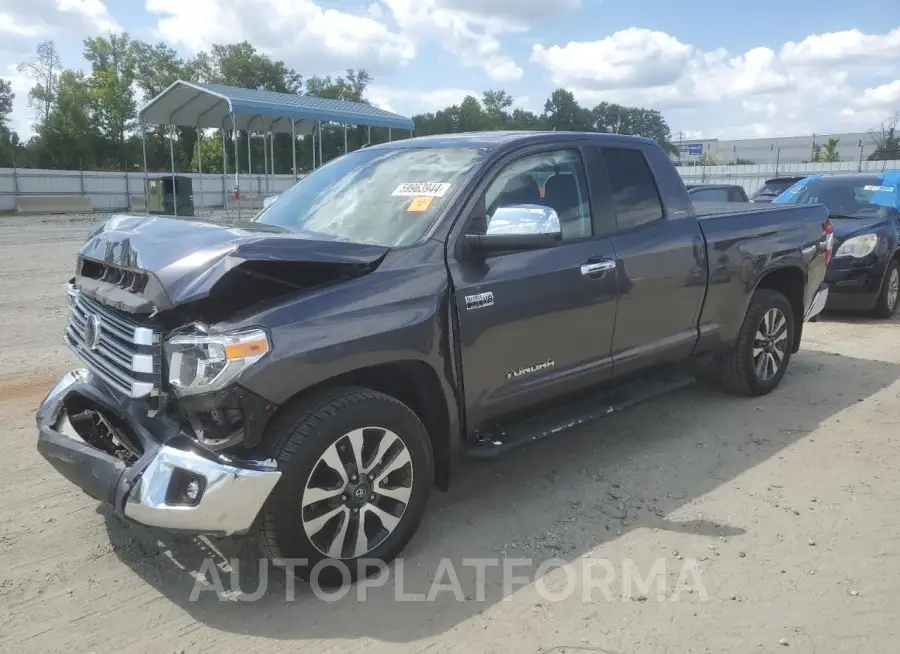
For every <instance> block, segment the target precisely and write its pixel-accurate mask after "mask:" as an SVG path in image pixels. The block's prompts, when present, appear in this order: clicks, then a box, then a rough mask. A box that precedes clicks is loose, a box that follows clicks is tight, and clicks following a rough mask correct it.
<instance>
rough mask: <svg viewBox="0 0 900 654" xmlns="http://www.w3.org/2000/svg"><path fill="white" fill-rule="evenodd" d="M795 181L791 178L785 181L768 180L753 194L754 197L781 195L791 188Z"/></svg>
mask: <svg viewBox="0 0 900 654" xmlns="http://www.w3.org/2000/svg"><path fill="white" fill-rule="evenodd" d="M792 183H793V182H791V181H789V180H785V181H783V182H766V183H765V184H763V186H762V188H760V189H759V190H758V191H756V193H754V194H753V197H754V198H760V197H773V198H774V197H776V196H778V195H781V193H782V192H783V191H784V190H785V189H788V188H790V186H791V184H792Z"/></svg>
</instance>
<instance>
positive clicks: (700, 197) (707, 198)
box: [691, 188, 728, 202]
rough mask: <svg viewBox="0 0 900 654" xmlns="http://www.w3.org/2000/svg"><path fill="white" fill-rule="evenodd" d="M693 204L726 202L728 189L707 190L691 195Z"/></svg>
mask: <svg viewBox="0 0 900 654" xmlns="http://www.w3.org/2000/svg"><path fill="white" fill-rule="evenodd" d="M691 199H692V200H693V201H694V202H728V189H725V188H707V189H703V190H702V191H694V192H693V193H691Z"/></svg>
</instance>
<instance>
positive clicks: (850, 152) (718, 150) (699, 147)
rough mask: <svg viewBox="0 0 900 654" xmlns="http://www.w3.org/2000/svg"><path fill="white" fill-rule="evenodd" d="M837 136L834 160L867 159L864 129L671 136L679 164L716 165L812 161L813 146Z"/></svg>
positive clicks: (869, 142)
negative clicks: (723, 136) (755, 136)
mask: <svg viewBox="0 0 900 654" xmlns="http://www.w3.org/2000/svg"><path fill="white" fill-rule="evenodd" d="M830 138H836V139H838V146H837V152H838V160H839V161H855V162H858V161H859V160H860V158H862V159H863V160H865V159H867V158H868V156H869V155H870V154H872V152H874V151H875V142H874V141H873V139H872V136H871V135H870V134H868V133H865V132H855V133H847V134H810V135H807V136H786V137H781V138H766V139H738V140H728V141H726V140H719V139H685V138H682V137H681V136H680V135H679V134H678V133H676V134H675V135H674V141H675V145H676V146H677V147H678V148H679V151H680V152H679V154H678V155H674V156H673V159H674V160H675V161H676V162H678V161H679V160H680V163H681V164H683V165H691V164H695V163H697V162H699V161H700V160H701V157H702V158H703V161H704V162H707V163H715V164H717V165H728V164H733V163H740V164H757V165H759V164H775V163H776V159H777V160H778V163H780V164H792V163H805V162H809V161H812V159H813V151H814V149H815V146H816V145H819V146H822V147H824V146H825V144H826V143H827V142H828V139H830Z"/></svg>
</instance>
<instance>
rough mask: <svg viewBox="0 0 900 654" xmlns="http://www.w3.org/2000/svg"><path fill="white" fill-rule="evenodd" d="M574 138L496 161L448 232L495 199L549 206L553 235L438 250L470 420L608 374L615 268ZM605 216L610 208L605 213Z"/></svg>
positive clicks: (481, 223)
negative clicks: (506, 244) (538, 243)
mask: <svg viewBox="0 0 900 654" xmlns="http://www.w3.org/2000/svg"><path fill="white" fill-rule="evenodd" d="M585 156H587V157H589V158H590V162H594V163H595V162H596V161H598V160H599V151H596V149H594V151H587V148H585V147H580V146H579V145H578V142H572V141H569V142H565V143H563V144H556V145H555V146H540V147H538V148H536V149H529V150H526V151H524V152H521V153H516V154H513V155H510V158H508V159H506V160H504V161H501V162H498V164H497V165H496V166H495V167H494V169H493V170H491V171H489V172H488V173H487V175H486V176H485V179H484V181H483V182H482V183H481V184H479V186H478V187H477V188H476V190H475V194H474V197H473V200H472V201H471V202H470V205H471V206H470V207H468V208H467V209H466V211H467V213H468V215H467V217H466V219H465V223H464V225H463V228H462V230H461V231H462V233H461V234H459V235H458V238H459V239H460V241H461V240H462V234H464V233H466V232H469V233H484V230H485V229H486V224H485V223H487V224H489V223H490V220H491V215H492V214H493V212H494V211H495V210H496V209H497V208H498V207H501V206H513V205H521V204H539V205H544V206H550V207H553V208H554V209H555V210H556V211H557V213H558V214H559V218H560V225H561V227H562V232H563V241H562V242H561V243H560V244H559V245H557V246H555V247H550V248H546V249H540V250H529V251H511V252H497V253H490V254H488V255H487V256H486V257H484V256H483V255H481V256H461V255H460V252H459V250H457V251H456V252H455V254H451V256H449V257H448V265H449V268H450V275H451V278H452V281H453V287H454V294H455V303H456V313H457V316H458V329H459V341H460V343H461V356H462V378H463V387H464V392H465V402H466V406H467V407H468V422H469V426H470V428H471V429H476V428H478V427H479V426H483V425H485V424H486V423H490V422H492V421H494V420H498V419H502V418H505V417H508V416H511V415H512V414H515V413H517V412H520V411H522V412H531V411H534V410H536V409H537V408H538V406H539V405H541V404H544V403H548V402H552V401H553V400H555V399H557V398H560V397H561V396H564V395H567V394H568V393H570V392H573V391H579V390H582V389H583V388H584V387H586V386H590V385H592V384H594V383H597V382H602V381H605V380H608V379H610V378H611V377H612V361H611V359H610V345H611V343H612V336H613V327H614V325H615V319H616V296H617V290H616V281H615V280H616V270H615V257H614V252H613V249H612V241H611V239H610V238H609V236H610V234H609V232H610V229H609V228H607V229H600V228H598V224H599V223H600V216H599V214H598V213H597V207H599V206H600V205H598V204H597V203H596V202H595V198H594V196H593V195H592V191H591V189H590V188H589V185H588V183H587V175H586V170H587V169H588V168H590V166H589V165H586V162H585ZM606 218H607V220H608V222H609V223H611V222H612V216H611V215H607V216H606Z"/></svg>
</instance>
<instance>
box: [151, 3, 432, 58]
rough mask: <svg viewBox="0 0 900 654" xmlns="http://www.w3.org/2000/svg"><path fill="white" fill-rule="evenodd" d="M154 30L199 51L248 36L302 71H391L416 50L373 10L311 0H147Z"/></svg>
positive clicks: (413, 45) (255, 43)
mask: <svg viewBox="0 0 900 654" xmlns="http://www.w3.org/2000/svg"><path fill="white" fill-rule="evenodd" d="M147 10H148V11H149V12H150V13H153V14H156V15H157V16H158V17H159V18H158V21H157V25H156V29H157V31H158V32H159V34H160V35H161V36H163V37H164V38H165V39H166V40H168V41H169V42H170V43H173V44H177V45H183V46H184V47H186V48H187V49H189V50H191V51H194V52H199V51H200V50H205V49H208V48H209V47H210V46H211V45H213V44H214V43H234V42H238V41H244V40H246V41H249V42H250V43H252V44H254V45H255V46H256V47H257V48H259V49H260V50H262V51H264V52H268V53H271V54H273V55H275V56H277V57H280V58H284V59H286V60H287V61H289V62H292V61H293V62H302V68H303V70H304V71H311V70H319V71H323V70H324V71H340V70H342V69H344V68H346V67H348V66H363V67H365V68H367V69H368V70H369V71H370V72H372V73H373V74H376V75H377V74H379V73H381V72H387V71H393V70H396V69H397V68H400V67H402V66H404V65H405V64H407V63H409V61H410V60H412V58H413V57H414V56H415V54H416V48H415V44H414V42H413V40H412V39H411V38H409V37H407V36H405V35H403V34H400V33H398V32H395V31H391V30H390V29H389V28H388V27H387V26H386V25H385V24H384V23H383V22H381V21H380V20H378V18H376V17H375V15H374V14H373V12H372V11H367V12H362V13H350V12H345V11H338V10H336V9H324V8H322V7H320V6H319V5H317V4H316V3H315V2H313V0H293V1H291V2H283V1H282V0H147Z"/></svg>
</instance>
